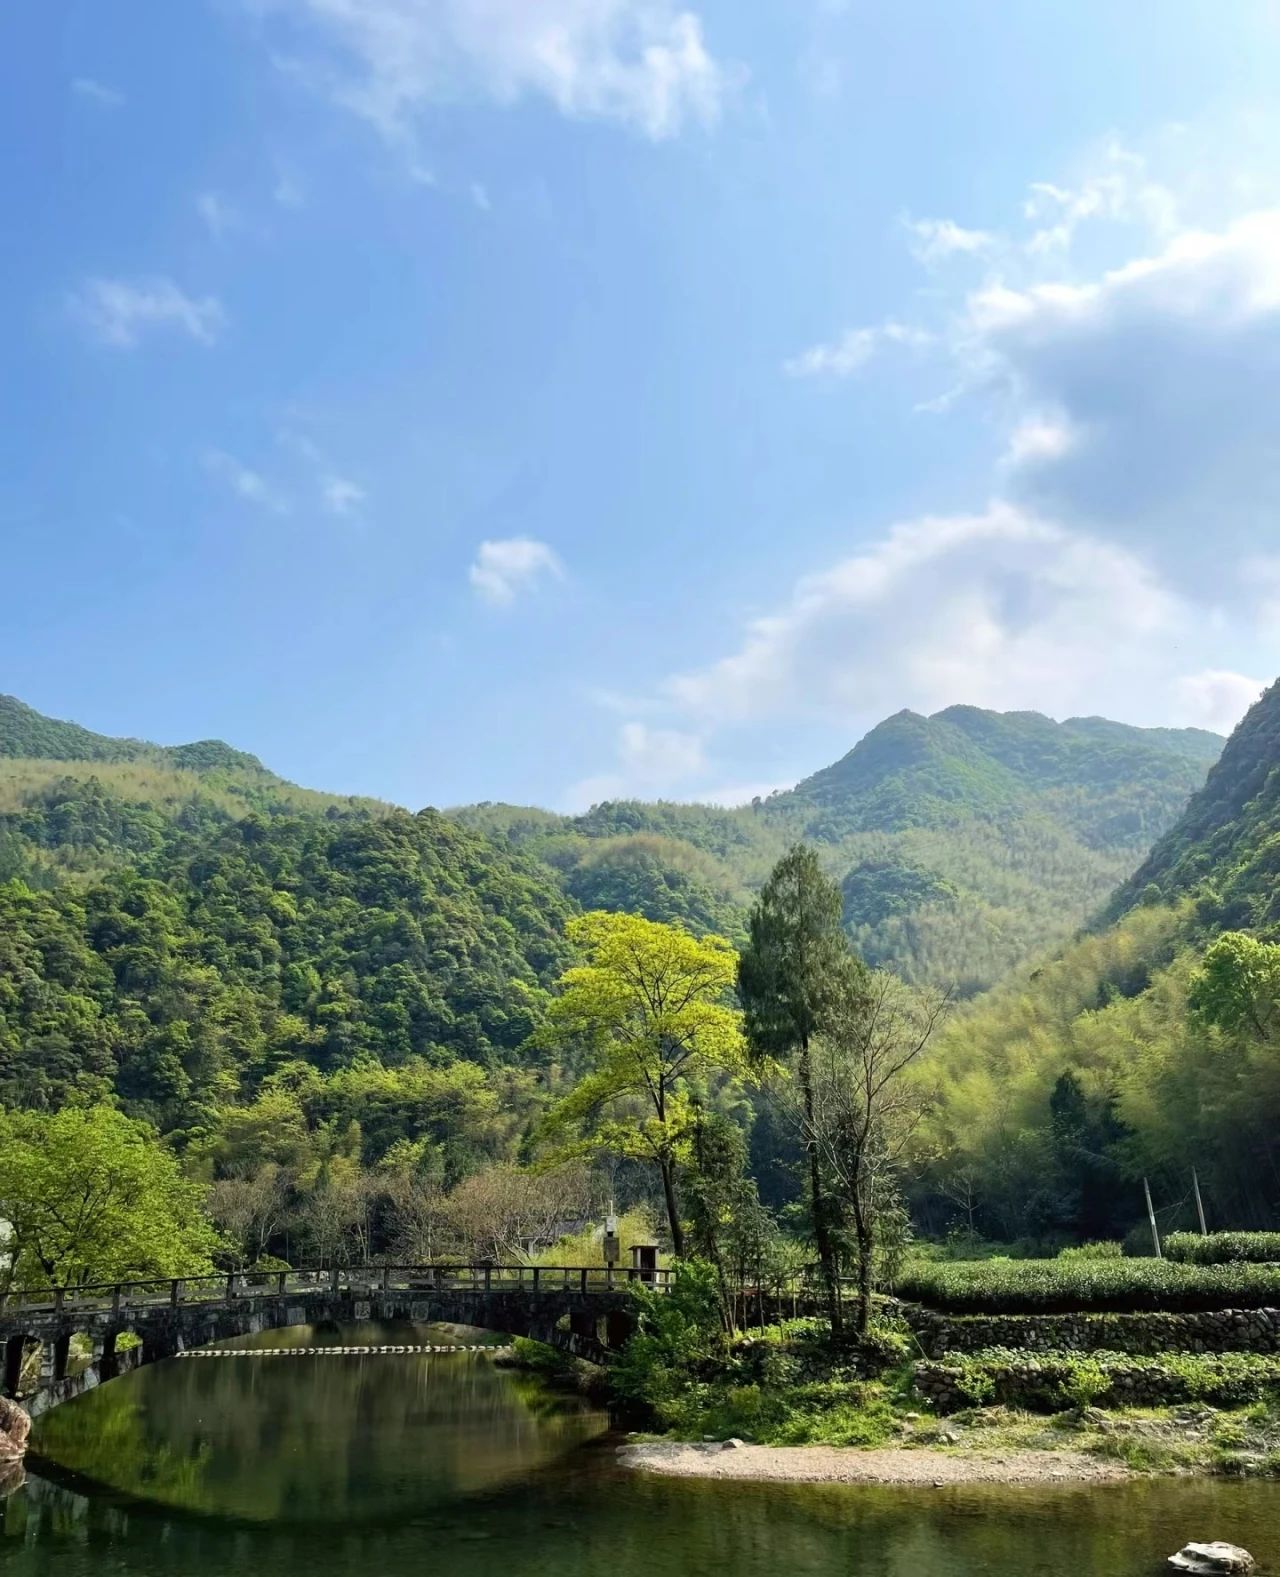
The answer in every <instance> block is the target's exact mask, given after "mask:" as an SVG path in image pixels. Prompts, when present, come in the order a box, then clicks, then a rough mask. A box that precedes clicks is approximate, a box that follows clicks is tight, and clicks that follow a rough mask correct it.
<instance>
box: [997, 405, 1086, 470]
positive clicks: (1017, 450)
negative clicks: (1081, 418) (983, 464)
mask: <svg viewBox="0 0 1280 1577" xmlns="http://www.w3.org/2000/svg"><path fill="white" fill-rule="evenodd" d="M1075 442H1076V434H1075V432H1074V431H1073V429H1072V428H1071V426H1070V424H1069V423H1067V422H1064V421H1057V420H1054V419H1053V418H1051V417H1043V416H1028V417H1027V418H1026V419H1025V420H1024V421H1021V422H1019V423H1018V425H1017V426H1016V427H1015V428H1014V430H1013V432H1012V434H1011V435H1010V437H1009V447H1008V449H1007V450H1006V451H1005V453H1004V457H1003V463H1004V465H1006V466H1020V465H1038V464H1040V463H1041V462H1043V461H1049V460H1060V459H1061V458H1062V457H1063V455H1065V454H1068V453H1069V452H1070V450H1071V446H1072V445H1073V444H1074V443H1075Z"/></svg>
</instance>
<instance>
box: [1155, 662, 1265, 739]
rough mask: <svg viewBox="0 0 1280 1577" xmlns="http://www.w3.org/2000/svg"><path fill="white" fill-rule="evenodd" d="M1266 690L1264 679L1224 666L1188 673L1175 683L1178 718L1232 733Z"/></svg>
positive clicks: (1194, 725) (1223, 732)
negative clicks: (1229, 669) (1250, 676)
mask: <svg viewBox="0 0 1280 1577" xmlns="http://www.w3.org/2000/svg"><path fill="white" fill-rule="evenodd" d="M1265 689H1266V684H1265V683H1264V682H1263V681H1262V680H1261V679H1250V678H1248V676H1247V675H1245V674H1237V673H1231V672H1230V671H1228V670H1224V669H1221V668H1206V669H1205V670H1204V671H1203V672H1202V673H1198V674H1186V675H1184V676H1183V677H1182V678H1181V679H1179V680H1178V681H1177V684H1176V686H1175V694H1176V702H1177V713H1178V718H1179V721H1180V722H1183V723H1187V724H1189V725H1191V726H1192V727H1195V728H1209V729H1212V730H1213V731H1214V733H1216V734H1229V733H1230V732H1231V730H1232V729H1233V728H1234V727H1235V726H1236V724H1237V723H1238V722H1239V721H1240V719H1241V718H1242V717H1243V716H1244V714H1245V713H1246V712H1247V711H1248V710H1249V708H1250V707H1251V706H1252V705H1253V703H1254V702H1255V701H1256V700H1257V699H1258V697H1259V696H1260V695H1261V694H1262V692H1263V690H1265Z"/></svg>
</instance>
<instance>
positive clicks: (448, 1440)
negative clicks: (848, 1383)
mask: <svg viewBox="0 0 1280 1577" xmlns="http://www.w3.org/2000/svg"><path fill="white" fill-rule="evenodd" d="M441 1339H442V1337H441V1334H440V1333H439V1332H438V1331H433V1330H429V1329H427V1330H411V1329H406V1328H405V1327H395V1328H391V1327H378V1328H375V1327H364V1328H361V1329H358V1330H346V1331H343V1332H341V1333H339V1332H337V1331H327V1332H326V1331H319V1330H316V1331H312V1330H306V1331H288V1332H273V1333H271V1334H270V1335H264V1336H262V1337H259V1338H256V1339H255V1340H253V1341H251V1342H248V1343H238V1344H236V1345H237V1346H271V1345H275V1346H292V1345H304V1346H307V1345H309V1346H314V1345H337V1344H338V1343H344V1344H346V1345H377V1344H383V1343H390V1344H425V1343H431V1342H438V1341H440V1340H441ZM616 1443H617V1442H616V1439H615V1438H614V1437H612V1436H610V1434H609V1420H608V1418H607V1416H606V1415H605V1414H603V1413H602V1412H600V1411H598V1410H596V1409H593V1408H592V1407H590V1406H589V1405H588V1404H586V1403H584V1402H582V1401H580V1400H578V1399H577V1398H573V1397H564V1396H561V1395H558V1394H557V1393H555V1392H554V1391H552V1390H549V1389H548V1388H547V1387H546V1386H545V1385H544V1384H543V1383H542V1382H541V1381H540V1380H537V1379H535V1378H532V1377H530V1376H528V1375H525V1374H521V1373H518V1372H514V1371H512V1370H509V1369H503V1368H500V1367H498V1366H497V1365H495V1364H494V1362H493V1361H492V1359H491V1358H489V1357H487V1356H483V1355H478V1354H470V1353H448V1354H430V1355H402V1356H391V1355H371V1356H363V1357H361V1356H330V1357H311V1358H309V1357H279V1358H273V1359H267V1358H252V1357H246V1358H213V1359H178V1360H173V1361H170V1362H168V1363H164V1364H157V1365H154V1366H153V1367H150V1368H147V1369H143V1370H140V1371H139V1372H138V1373H136V1374H132V1375H129V1376H127V1377H125V1378H124V1379H121V1380H117V1381H114V1382H112V1383H111V1384H110V1385H108V1386H104V1387H102V1388H101V1389H100V1390H98V1391H95V1392H93V1393H91V1394H90V1395H88V1396H86V1397H84V1398H82V1399H81V1400H80V1401H77V1402H73V1403H70V1404H69V1405H67V1406H65V1407H63V1408H60V1409H57V1410H56V1411H55V1412H53V1413H51V1414H50V1415H49V1416H48V1417H47V1418H45V1419H42V1420H40V1421H39V1422H38V1423H37V1426H36V1429H35V1431H34V1433H33V1447H34V1449H35V1451H36V1452H37V1453H39V1458H38V1460H35V1461H33V1462H32V1464H31V1465H30V1467H29V1470H28V1479H27V1483H26V1484H25V1485H24V1486H23V1487H22V1488H21V1489H19V1490H18V1491H17V1492H16V1493H14V1494H13V1495H11V1496H10V1497H9V1498H8V1499H7V1500H3V1501H0V1568H2V1569H3V1572H4V1577H46V1574H49V1577H53V1574H54V1573H56V1574H58V1577H108V1574H110V1577H228V1574H233V1573H253V1574H263V1577H423V1574H430V1573H432V1572H437V1571H438V1572H445V1573H448V1577H641V1574H655V1577H726V1574H731V1577H855V1574H857V1577H976V1574H979V1573H984V1574H994V1573H1010V1574H1015V1573H1016V1574H1017V1577H1083V1574H1098V1577H1139V1574H1155V1573H1157V1572H1159V1571H1160V1570H1161V1568H1162V1565H1163V1559H1164V1557H1165V1556H1166V1555H1168V1554H1169V1553H1171V1552H1172V1551H1173V1550H1174V1549H1176V1548H1177V1547H1178V1546H1179V1545H1180V1544H1182V1543H1184V1542H1186V1541H1187V1540H1189V1539H1193V1538H1198V1539H1206V1538H1225V1539H1230V1540H1232V1541H1233V1542H1236V1543H1240V1544H1244V1545H1245V1546H1246V1547H1247V1548H1250V1549H1252V1550H1253V1552H1254V1554H1255V1555H1257V1556H1258V1557H1259V1559H1260V1560H1261V1561H1262V1563H1263V1565H1264V1567H1265V1568H1270V1569H1272V1570H1280V1484H1276V1483H1271V1482H1252V1483H1235V1482H1224V1481H1211V1480H1200V1481H1191V1480H1163V1481H1161V1480H1154V1481H1144V1482H1136V1483H1131V1484H1123V1485H1118V1486H1091V1487H1087V1488H1086V1487H1082V1486H1071V1485H1062V1486H1056V1485H1055V1486H1051V1487H1045V1486H1035V1487H1022V1488H1015V1487H1009V1488H1002V1487H993V1486H978V1487H969V1488H952V1489H928V1490H904V1489H879V1488H864V1487H853V1486H825V1485H823V1486H818V1485H794V1486H793V1485H754V1484H726V1483H705V1482H697V1481H690V1480H677V1479H655V1478H646V1477H644V1476H638V1475H633V1474H629V1473H627V1472H625V1471H623V1470H621V1469H619V1468H618V1467H617V1465H616V1463H615V1458H614V1451H615V1446H616ZM46 1461H47V1463H48V1464H50V1465H47V1466H46V1465H45V1464H46ZM42 1468H43V1471H41V1469H42Z"/></svg>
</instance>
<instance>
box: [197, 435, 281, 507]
mask: <svg viewBox="0 0 1280 1577" xmlns="http://www.w3.org/2000/svg"><path fill="white" fill-rule="evenodd" d="M204 465H205V469H206V470H207V471H208V472H209V473H210V474H211V475H213V476H216V477H217V478H218V479H219V480H220V481H222V482H224V483H225V484H226V485H227V486H228V487H229V488H230V489H231V491H232V492H233V493H235V495H236V496H237V497H238V498H242V499H243V500H244V501H245V503H247V504H253V505H254V506H255V507H256V508H258V509H262V510H266V511H267V513H269V514H273V515H286V514H288V513H289V500H288V499H287V498H286V497H285V496H284V494H283V493H281V492H279V491H278V490H277V489H276V488H275V487H273V486H272V484H271V483H270V482H268V481H267V479H266V478H265V477H264V476H263V475H262V474H261V472H259V471H254V470H253V469H251V468H250V467H249V466H247V465H242V464H241V463H240V461H239V460H237V459H236V457H235V456H234V455H230V454H228V453H227V452H226V451H225V450H224V449H207V450H206V451H205V454H204Z"/></svg>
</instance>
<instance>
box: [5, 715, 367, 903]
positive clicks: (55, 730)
mask: <svg viewBox="0 0 1280 1577" xmlns="http://www.w3.org/2000/svg"><path fill="white" fill-rule="evenodd" d="M389 809H390V807H389V806H386V805H382V804H381V803H380V802H378V801H376V800H366V799H357V798H353V797H349V796H341V795H335V794H321V793H317V792H315V791H314V790H312V789H304V788H299V787H298V786H297V785H296V784H293V783H289V782H287V781H286V780H285V779H284V778H281V777H278V776H277V775H276V774H275V773H274V772H271V771H268V769H267V768H266V767H264V766H263V764H262V762H261V761H259V760H258V758H257V757H256V756H251V755H248V754H247V753H246V752H244V751H242V750H235V749H233V748H232V747H231V746H230V745H227V744H224V743H223V742H222V741H221V740H219V739H205V740H200V741H198V742H196V743H194V744H189V745H153V744H150V743H148V742H147V741H146V740H141V739H113V738H111V737H110V736H109V735H106V734H95V733H93V732H91V731H90V730H89V729H87V728H82V727H81V726H80V725H79V724H78V723H67V722H62V721H60V720H59V719H57V718H52V717H45V716H43V715H42V714H41V713H39V712H36V711H34V710H33V709H32V708H31V707H29V706H25V705H24V704H23V703H22V702H21V701H19V700H17V699H16V698H15V697H13V696H7V695H6V696H0V880H3V879H4V878H5V877H7V876H16V875H21V876H22V877H23V878H24V879H25V880H26V881H27V882H29V883H30V884H31V885H32V886H35V887H37V888H39V887H49V886H52V885H53V884H54V883H56V882H57V881H58V880H60V879H62V878H64V877H67V876H73V877H79V878H84V877H87V876H91V875H95V874H100V873H102V872H104V871H106V870H108V869H111V868H113V867H115V866H118V865H120V864H122V863H127V862H129V861H133V860H136V859H137V858H139V857H140V856H142V855H144V854H148V853H155V852H156V851H157V850H158V849H159V848H160V847H161V846H162V845H163V844H164V842H165V841H166V839H167V838H169V837H171V836H172V835H173V834H174V832H175V830H181V831H182V832H183V833H187V834H190V833H193V832H196V831H198V830H200V829H205V830H212V829H213V828H215V827H223V826H227V825H230V824H231V823H232V822H234V821H235V820H237V819H238V818H239V817H241V816H244V815H245V814H247V813H248V812H250V811H254V812H258V813H259V814H264V815H275V814H315V815H322V814H327V813H330V812H333V813H337V812H342V811H351V810H362V811H364V812H366V813H368V814H371V815H378V814H384V813H385V812H387V811H388V810H389Z"/></svg>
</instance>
